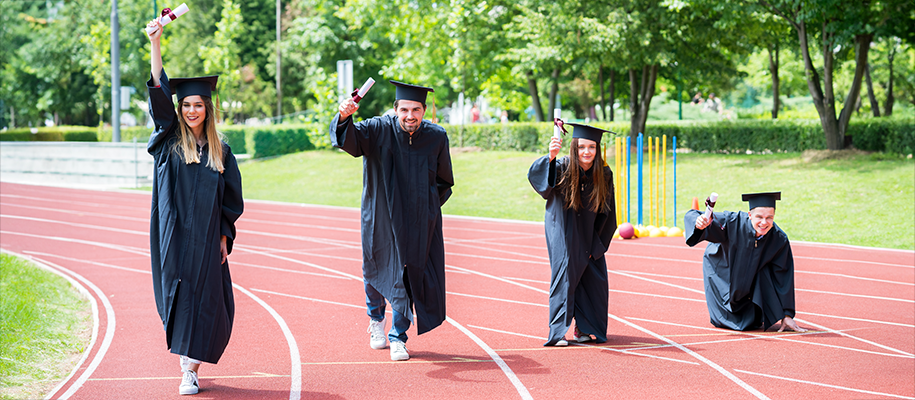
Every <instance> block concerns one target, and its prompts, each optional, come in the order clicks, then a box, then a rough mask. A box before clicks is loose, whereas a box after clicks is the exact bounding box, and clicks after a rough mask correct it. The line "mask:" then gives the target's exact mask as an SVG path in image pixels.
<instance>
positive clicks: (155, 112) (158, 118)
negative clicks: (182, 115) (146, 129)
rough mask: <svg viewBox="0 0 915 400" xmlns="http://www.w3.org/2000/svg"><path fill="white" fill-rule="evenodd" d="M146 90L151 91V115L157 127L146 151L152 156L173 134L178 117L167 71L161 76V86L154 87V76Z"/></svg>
mask: <svg viewBox="0 0 915 400" xmlns="http://www.w3.org/2000/svg"><path fill="white" fill-rule="evenodd" d="M146 89H147V90H148V91H149V115H151V116H152V119H153V123H154V124H155V127H154V129H153V132H152V134H151V135H150V136H149V143H147V145H146V150H147V151H148V152H149V153H150V154H156V153H157V152H158V151H159V149H160V148H161V145H162V143H165V142H166V139H167V138H168V137H169V136H170V135H171V134H173V131H174V128H175V126H176V124H177V122H178V115H177V114H176V112H175V103H174V102H172V90H171V86H169V82H168V75H167V74H166V73H165V70H164V69H163V70H162V74H161V75H159V86H158V87H156V86H154V85H153V79H152V76H150V77H149V81H147V82H146Z"/></svg>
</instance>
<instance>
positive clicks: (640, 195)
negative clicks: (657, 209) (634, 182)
mask: <svg viewBox="0 0 915 400" xmlns="http://www.w3.org/2000/svg"><path fill="white" fill-rule="evenodd" d="M637 140H638V142H637V144H636V151H637V152H638V154H636V158H637V159H638V163H639V167H638V169H639V171H638V172H639V185H638V189H636V190H637V191H638V198H639V225H642V132H639V137H638V139H637Z"/></svg>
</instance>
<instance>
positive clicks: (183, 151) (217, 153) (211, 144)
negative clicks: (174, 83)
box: [175, 96, 225, 173]
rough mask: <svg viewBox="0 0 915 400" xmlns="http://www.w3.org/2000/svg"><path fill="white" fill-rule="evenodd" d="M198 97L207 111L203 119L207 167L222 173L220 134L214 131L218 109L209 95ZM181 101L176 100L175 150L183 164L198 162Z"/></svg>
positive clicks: (198, 158) (192, 136)
mask: <svg viewBox="0 0 915 400" xmlns="http://www.w3.org/2000/svg"><path fill="white" fill-rule="evenodd" d="M200 98H201V99H203V105H204V107H206V113H207V115H206V118H204V120H203V131H204V133H205V134H206V138H207V147H208V149H209V157H208V159H207V167H209V168H210V169H212V170H213V171H218V172H219V173H222V171H224V170H225V165H224V164H223V158H224V154H223V151H222V134H221V133H219V132H217V131H216V120H217V119H219V110H218V109H217V108H216V106H214V105H213V100H212V99H210V98H209V97H206V96H200ZM182 100H184V99H182ZM182 103H183V101H179V102H178V141H177V142H176V143H175V151H176V152H177V153H178V154H179V155H180V156H181V158H183V159H184V163H185V164H197V163H200V156H199V155H198V154H197V139H195V138H194V133H193V132H192V131H191V128H190V127H189V126H187V121H185V120H184V114H183V113H182V112H181V104H182Z"/></svg>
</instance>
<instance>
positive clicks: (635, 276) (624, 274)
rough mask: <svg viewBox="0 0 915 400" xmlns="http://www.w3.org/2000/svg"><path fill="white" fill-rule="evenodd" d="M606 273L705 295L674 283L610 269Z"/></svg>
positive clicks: (702, 292)
mask: <svg viewBox="0 0 915 400" xmlns="http://www.w3.org/2000/svg"><path fill="white" fill-rule="evenodd" d="M607 272H608V273H611V274H617V275H622V276H625V277H629V278H633V279H641V280H643V281H647V282H651V283H657V284H659V285H664V286H670V287H674V288H677V289H683V290H686V291H689V292H693V293H699V294H702V295H703V296H704V295H705V292H704V291H702V290H699V289H693V288H688V287H686V286H680V285H677V284H674V283H667V282H662V281H659V280H655V279H649V278H645V277H641V276H638V275H632V274H627V273H625V272H621V271H614V270H610V269H608V270H607Z"/></svg>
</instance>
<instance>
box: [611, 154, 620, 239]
mask: <svg viewBox="0 0 915 400" xmlns="http://www.w3.org/2000/svg"><path fill="white" fill-rule="evenodd" d="M613 166H614V167H615V168H614V169H613V172H614V175H613V199H614V201H613V206H614V207H616V221H617V224H619V223H621V222H620V138H618V137H616V138H613Z"/></svg>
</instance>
